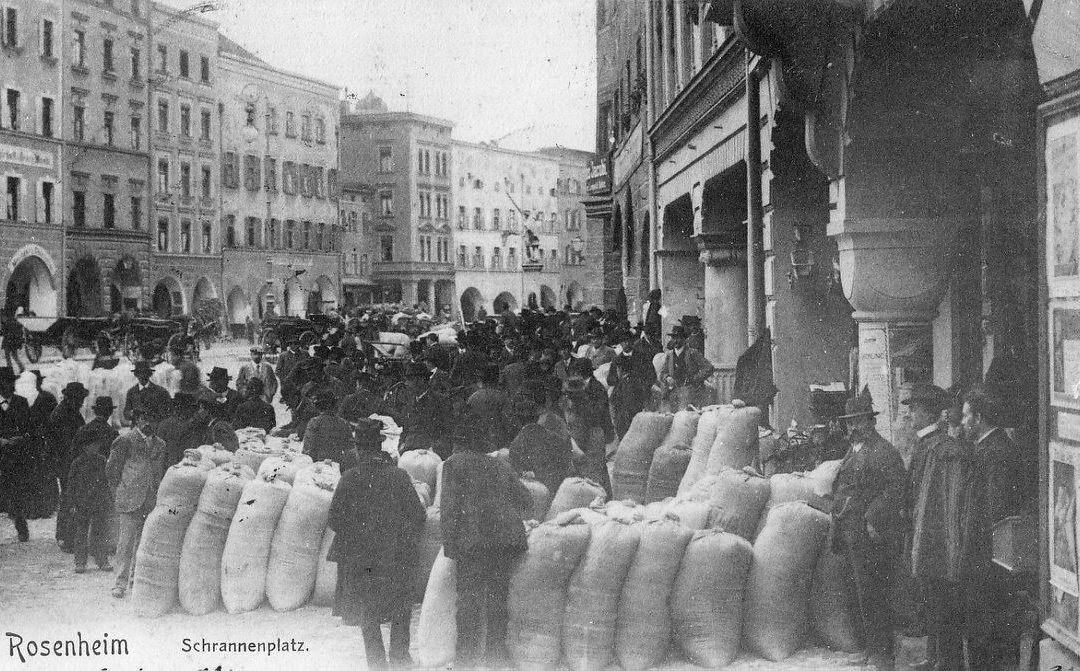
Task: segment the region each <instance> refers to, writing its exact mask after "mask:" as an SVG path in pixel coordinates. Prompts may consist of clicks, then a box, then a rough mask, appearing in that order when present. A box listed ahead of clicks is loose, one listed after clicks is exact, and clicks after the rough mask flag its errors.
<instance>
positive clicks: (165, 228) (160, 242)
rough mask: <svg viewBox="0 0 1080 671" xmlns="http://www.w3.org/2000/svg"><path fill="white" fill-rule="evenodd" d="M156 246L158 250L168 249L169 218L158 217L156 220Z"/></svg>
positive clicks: (164, 250)
mask: <svg viewBox="0 0 1080 671" xmlns="http://www.w3.org/2000/svg"><path fill="white" fill-rule="evenodd" d="M157 248H158V251H159V252H167V251H169V218H168V217H158V220H157Z"/></svg>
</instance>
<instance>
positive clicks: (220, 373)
mask: <svg viewBox="0 0 1080 671" xmlns="http://www.w3.org/2000/svg"><path fill="white" fill-rule="evenodd" d="M206 379H208V380H225V381H226V382H228V381H229V380H231V379H232V375H229V371H227V370H225V369H224V368H222V367H221V366H214V368H213V369H212V370H211V371H210V374H209V375H207V376H206Z"/></svg>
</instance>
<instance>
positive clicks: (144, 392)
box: [124, 359, 172, 423]
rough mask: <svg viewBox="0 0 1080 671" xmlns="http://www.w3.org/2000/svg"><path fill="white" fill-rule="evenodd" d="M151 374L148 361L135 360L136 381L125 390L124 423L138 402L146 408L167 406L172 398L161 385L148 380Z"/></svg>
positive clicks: (129, 418)
mask: <svg viewBox="0 0 1080 671" xmlns="http://www.w3.org/2000/svg"><path fill="white" fill-rule="evenodd" d="M153 374H154V369H153V368H151V367H150V362H149V361H146V360H145V359H143V360H140V361H136V362H135V379H136V380H138V382H137V383H136V384H134V385H132V386H131V388H130V389H128V390H127V396H126V397H125V399H124V422H125V423H130V422H131V420H132V416H131V412H132V408H134V407H135V406H137V405H139V404H143V405H145V406H146V407H148V408H167V407H168V405H169V401H171V400H172V399H171V398H170V397H169V392H168V391H166V390H165V388H164V387H162V386H161V385H159V384H155V383H153V382H151V381H150V377H151V376H152V375H153Z"/></svg>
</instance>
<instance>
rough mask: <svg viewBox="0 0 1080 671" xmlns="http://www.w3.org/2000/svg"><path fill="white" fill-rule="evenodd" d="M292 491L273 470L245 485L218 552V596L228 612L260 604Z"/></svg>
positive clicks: (245, 610) (245, 609)
mask: <svg viewBox="0 0 1080 671" xmlns="http://www.w3.org/2000/svg"><path fill="white" fill-rule="evenodd" d="M291 492H292V485H290V484H289V483H288V482H286V481H285V480H284V479H283V478H279V477H278V476H277V474H275V473H272V472H271V473H266V474H263V475H260V476H256V477H255V479H253V480H251V481H250V482H248V483H247V484H246V485H244V490H243V492H242V493H241V494H240V502H239V504H238V505H237V507H236V514H235V515H233V518H232V522H231V523H230V525H229V535H228V536H227V538H226V539H225V549H224V550H223V551H222V554H221V599H222V601H223V602H224V604H225V610H227V611H229V612H230V613H233V614H236V613H244V612H247V611H251V610H255V609H256V608H258V607H259V606H260V605H262V602H263V599H264V598H265V597H266V566H267V562H268V561H269V559H270V546H271V544H272V543H273V540H274V530H275V529H276V528H277V523H278V519H279V518H280V517H281V511H282V510H283V509H284V508H285V503H286V502H287V501H288V500H289V494H290V493H291Z"/></svg>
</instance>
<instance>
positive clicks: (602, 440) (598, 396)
mask: <svg viewBox="0 0 1080 671" xmlns="http://www.w3.org/2000/svg"><path fill="white" fill-rule="evenodd" d="M569 375H570V376H569V377H568V378H567V379H566V382H565V383H564V384H563V403H564V405H565V407H566V423H567V425H568V426H569V427H570V434H571V435H572V436H573V438H574V441H575V442H576V443H577V446H578V449H580V450H581V451H582V452H584V456H583V457H581V458H580V460H579V463H577V464H576V466H577V471H578V473H579V474H580V475H582V476H584V477H586V478H589V479H591V480H593V481H594V482H596V483H598V484H600V485H601V486H602V487H603V488H604V491H605V492H607V495H608V498H611V477H610V476H609V475H608V469H607V445H608V443H610V442H611V441H613V440H614V439H615V428H614V426H612V423H611V412H610V411H609V409H608V396H607V391H605V390H604V385H602V384H600V382H599V380H597V379H596V378H595V377H594V376H593V371H592V363H591V362H590V361H589V360H588V359H575V360H574V362H573V363H572V364H571V365H570V370H569Z"/></svg>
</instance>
